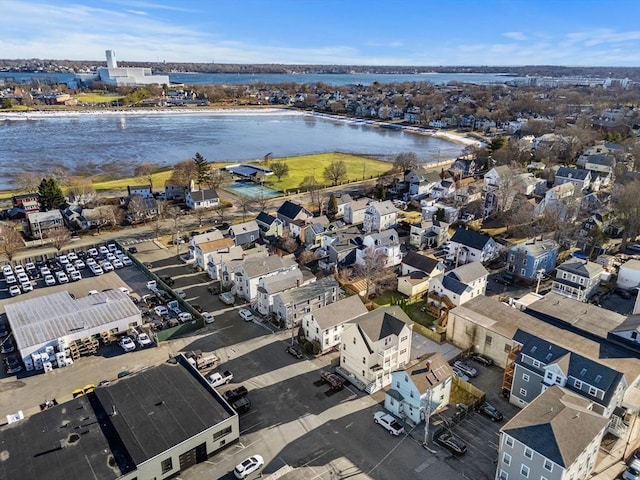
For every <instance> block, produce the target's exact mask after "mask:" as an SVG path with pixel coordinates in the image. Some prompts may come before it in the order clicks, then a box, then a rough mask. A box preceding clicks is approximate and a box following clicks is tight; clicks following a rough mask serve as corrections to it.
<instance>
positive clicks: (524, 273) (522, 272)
mask: <svg viewBox="0 0 640 480" xmlns="http://www.w3.org/2000/svg"><path fill="white" fill-rule="evenodd" d="M526 274H527V270H526V269H525V268H521V269H520V275H522V276H524V275H526Z"/></svg>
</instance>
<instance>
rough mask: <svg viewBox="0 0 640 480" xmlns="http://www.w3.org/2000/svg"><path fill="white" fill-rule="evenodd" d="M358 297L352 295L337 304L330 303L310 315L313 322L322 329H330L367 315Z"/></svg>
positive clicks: (365, 308)
mask: <svg viewBox="0 0 640 480" xmlns="http://www.w3.org/2000/svg"><path fill="white" fill-rule="evenodd" d="M367 312H368V310H367V307H365V306H364V303H362V300H360V296H359V295H352V296H350V297H346V298H343V299H342V300H338V301H337V302H334V303H330V304H329V305H326V306H324V307H322V308H320V309H318V310H316V311H315V312H313V313H312V315H313V318H314V320H315V321H316V323H317V324H318V326H319V327H320V328H322V329H327V328H331V327H333V326H335V325H340V324H341V323H345V322H349V321H351V320H353V319H354V318H356V317H359V316H360V315H364V314H365V313H367Z"/></svg>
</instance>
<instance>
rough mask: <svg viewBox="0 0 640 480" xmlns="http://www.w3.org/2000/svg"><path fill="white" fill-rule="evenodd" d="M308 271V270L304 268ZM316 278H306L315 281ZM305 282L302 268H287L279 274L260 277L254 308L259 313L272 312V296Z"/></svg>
mask: <svg viewBox="0 0 640 480" xmlns="http://www.w3.org/2000/svg"><path fill="white" fill-rule="evenodd" d="M305 271H308V270H305ZM315 280H316V278H315V277H313V276H312V278H310V279H308V280H307V282H309V281H315ZM304 282H305V280H304V275H303V273H302V270H298V269H296V270H288V271H286V272H283V273H281V274H279V275H272V276H270V277H264V278H261V279H260V280H259V281H258V296H257V297H256V301H255V302H254V306H255V309H256V310H257V311H258V313H260V315H264V316H266V315H269V314H271V313H272V312H273V298H274V297H275V296H276V295H277V294H278V293H280V292H284V291H286V290H289V289H291V288H296V287H299V286H300V285H303V284H304Z"/></svg>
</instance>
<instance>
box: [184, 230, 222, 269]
mask: <svg viewBox="0 0 640 480" xmlns="http://www.w3.org/2000/svg"><path fill="white" fill-rule="evenodd" d="M223 237H224V235H223V234H222V232H221V231H220V230H218V229H212V230H211V231H208V232H205V233H200V234H198V235H194V236H193V237H191V239H190V240H189V260H196V263H197V265H198V266H200V267H202V265H206V263H207V262H206V260H204V259H203V258H200V259H198V258H197V257H196V250H197V249H198V246H199V245H201V244H204V243H207V242H213V241H214V240H220V239H222V238H223Z"/></svg>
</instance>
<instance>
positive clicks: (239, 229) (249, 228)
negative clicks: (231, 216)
mask: <svg viewBox="0 0 640 480" xmlns="http://www.w3.org/2000/svg"><path fill="white" fill-rule="evenodd" d="M229 230H231V231H232V232H233V234H234V235H240V234H242V233H249V232H255V231H256V230H258V224H257V223H256V221H255V220H249V221H248V222H244V223H237V224H236V225H231V226H230V227H229Z"/></svg>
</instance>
